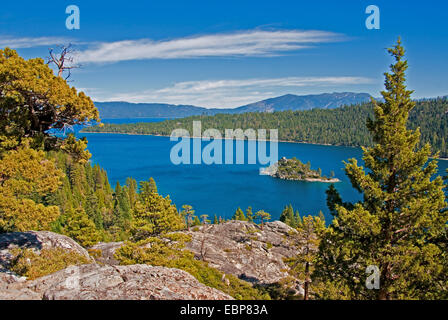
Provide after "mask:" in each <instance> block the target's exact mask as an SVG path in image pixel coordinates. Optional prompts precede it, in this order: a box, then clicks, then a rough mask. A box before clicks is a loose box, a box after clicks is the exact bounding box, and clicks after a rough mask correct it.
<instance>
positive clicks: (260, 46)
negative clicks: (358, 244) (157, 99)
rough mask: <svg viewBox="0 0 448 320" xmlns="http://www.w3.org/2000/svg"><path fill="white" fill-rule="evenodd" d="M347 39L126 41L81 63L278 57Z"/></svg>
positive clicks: (295, 35)
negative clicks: (282, 54) (320, 44)
mask: <svg viewBox="0 0 448 320" xmlns="http://www.w3.org/2000/svg"><path fill="white" fill-rule="evenodd" d="M343 38H344V36H343V35H341V34H337V33H333V32H327V31H316V30H304V31H303V30H277V31H264V30H250V31H244V32H235V33H222V34H213V35H200V36H194V37H186V38H178V39H172V40H166V41H153V40H151V39H140V40H123V41H116V42H105V43H99V44H96V45H95V46H94V47H91V48H88V49H86V50H84V51H81V52H79V54H78V56H77V60H78V62H81V63H89V62H92V63H103V62H118V61H126V60H142V59H179V58H199V57H225V56H230V57H232V56H233V57H235V56H275V55H278V54H280V53H285V52H289V51H296V50H301V49H305V48H309V47H311V46H313V45H315V44H318V43H326V42H334V41H341V40H343Z"/></svg>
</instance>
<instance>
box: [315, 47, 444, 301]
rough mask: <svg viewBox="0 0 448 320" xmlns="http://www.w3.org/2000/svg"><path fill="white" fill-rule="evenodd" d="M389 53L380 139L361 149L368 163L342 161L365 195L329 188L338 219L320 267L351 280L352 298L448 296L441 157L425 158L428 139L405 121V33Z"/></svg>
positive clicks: (372, 126)
mask: <svg viewBox="0 0 448 320" xmlns="http://www.w3.org/2000/svg"><path fill="white" fill-rule="evenodd" d="M388 52H389V53H390V54H391V55H392V56H393V57H394V59H395V62H394V64H392V65H391V66H390V69H391V73H385V78H386V80H385V88H386V90H385V91H382V92H381V94H382V96H383V98H384V102H376V101H373V103H374V115H375V118H374V119H373V120H372V119H368V121H367V127H368V129H369V131H370V133H371V134H372V137H373V141H374V143H375V145H374V146H373V147H371V148H363V151H364V157H363V160H364V163H365V167H366V168H365V169H364V168H363V167H362V166H359V165H358V164H357V161H356V160H355V159H350V160H349V162H348V163H346V167H345V172H346V174H347V176H348V177H349V178H350V181H351V183H352V185H353V187H354V188H355V189H356V190H358V191H359V192H361V193H362V194H363V196H364V197H363V200H362V201H360V202H358V203H355V204H348V203H342V201H341V199H340V197H339V196H338V195H337V194H335V189H332V190H331V198H332V199H333V202H336V203H331V202H332V201H331V199H329V200H330V204H329V205H330V209H333V210H332V211H334V215H335V219H334V220H333V224H332V225H331V227H330V228H329V231H328V232H327V233H326V236H325V237H324V240H323V241H322V242H321V244H320V246H321V247H320V255H321V265H320V266H319V267H318V269H319V270H320V273H321V275H323V276H324V277H327V278H328V279H331V280H333V281H338V282H340V283H341V287H348V288H349V289H350V293H349V297H351V298H358V299H363V298H367V299H403V298H417V299H418V298H425V299H427V298H441V297H445V298H446V296H447V294H446V292H447V289H448V288H447V273H446V270H445V271H444V265H445V267H446V261H447V252H446V250H444V246H445V248H446V242H445V243H444V242H443V241H441V240H440V239H445V241H446V236H445V237H444V233H445V232H446V223H447V221H448V212H447V211H444V210H443V208H445V207H446V203H445V195H444V191H443V189H444V185H443V181H442V178H441V177H434V175H435V174H436V173H437V161H435V160H433V161H430V162H428V158H429V157H430V156H431V151H430V150H431V149H430V146H429V144H427V145H425V146H424V147H422V148H418V145H419V141H420V130H419V129H416V130H409V129H407V127H406V124H407V120H408V115H409V112H410V111H411V110H412V109H413V108H414V105H415V103H414V102H413V101H412V100H411V94H412V91H409V90H407V89H406V85H405V80H406V77H405V71H406V69H407V67H408V64H407V61H406V60H404V59H403V57H404V53H405V50H404V48H403V47H402V45H401V41H400V39H399V40H398V43H397V44H396V45H395V46H394V47H392V48H390V49H388ZM372 100H373V99H372ZM434 157H437V155H434ZM369 265H373V266H376V267H378V270H379V276H380V287H379V289H377V290H375V289H372V290H369V289H367V287H366V278H367V277H368V276H369V275H370V274H368V273H366V268H367V267H368V266H369Z"/></svg>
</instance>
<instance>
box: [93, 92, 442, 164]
mask: <svg viewBox="0 0 448 320" xmlns="http://www.w3.org/2000/svg"><path fill="white" fill-rule="evenodd" d="M372 116H373V106H372V104H371V103H366V104H359V105H354V106H345V107H341V108H338V109H332V110H324V109H313V110H306V111H295V112H294V111H283V112H274V113H259V112H255V113H244V114H232V115H231V114H218V115H215V116H192V117H188V118H184V119H175V120H166V121H163V122H158V123H134V124H120V125H118V124H105V125H104V126H103V127H98V126H94V127H87V128H85V129H84V131H85V132H110V133H131V134H159V135H170V134H171V132H172V131H173V130H174V129H176V128H185V129H187V130H189V132H190V133H191V132H192V123H193V121H194V120H201V122H202V130H203V131H204V130H206V129H208V128H216V129H218V130H220V131H221V132H222V133H224V130H225V129H236V128H241V129H247V128H253V129H260V128H263V129H278V130H279V139H280V140H284V141H292V142H309V143H321V144H331V145H345V146H371V145H372V137H371V135H370V134H369V131H368V130H367V128H366V126H365V124H366V120H367V118H368V117H372ZM408 127H409V128H410V129H415V128H417V127H420V129H421V135H422V139H421V143H420V145H423V144H425V143H427V142H429V143H430V144H431V146H432V148H433V151H434V152H435V151H440V156H441V157H448V148H447V144H446V139H447V137H448V99H447V98H446V97H445V98H438V99H427V100H421V101H418V102H417V105H416V107H415V109H413V110H412V111H411V113H410V116H409V122H408Z"/></svg>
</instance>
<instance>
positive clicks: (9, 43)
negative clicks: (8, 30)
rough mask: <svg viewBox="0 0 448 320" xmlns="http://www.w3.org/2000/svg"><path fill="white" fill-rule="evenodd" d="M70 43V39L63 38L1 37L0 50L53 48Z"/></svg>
mask: <svg viewBox="0 0 448 320" xmlns="http://www.w3.org/2000/svg"><path fill="white" fill-rule="evenodd" d="M68 42H70V39H67V38H62V37H37V38H30V37H24V38H14V37H7V36H1V37H0V48H4V47H10V48H12V49H21V48H33V47H42V46H51V45H56V44H65V43H68Z"/></svg>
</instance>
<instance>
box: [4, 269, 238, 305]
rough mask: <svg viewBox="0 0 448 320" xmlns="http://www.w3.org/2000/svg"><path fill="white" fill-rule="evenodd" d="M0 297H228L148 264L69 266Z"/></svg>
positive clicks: (11, 288) (181, 274) (15, 286)
mask: <svg viewBox="0 0 448 320" xmlns="http://www.w3.org/2000/svg"><path fill="white" fill-rule="evenodd" d="M0 299H10V300H14V299H46V300H188V299H193V300H205V299H206V300H229V299H232V297H230V296H228V295H227V294H225V293H223V292H221V291H219V290H216V289H213V288H210V287H207V286H205V285H203V284H201V283H199V281H197V280H196V279H195V278H194V277H193V276H191V275H190V274H188V273H187V272H185V271H182V270H179V269H172V268H165V267H153V266H148V265H129V266H107V265H99V264H88V265H81V266H71V267H68V268H66V269H64V270H61V271H58V272H55V273H53V274H50V275H48V276H45V277H42V278H39V279H36V280H34V281H26V282H14V283H12V284H8V285H6V286H4V287H3V288H1V290H0Z"/></svg>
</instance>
